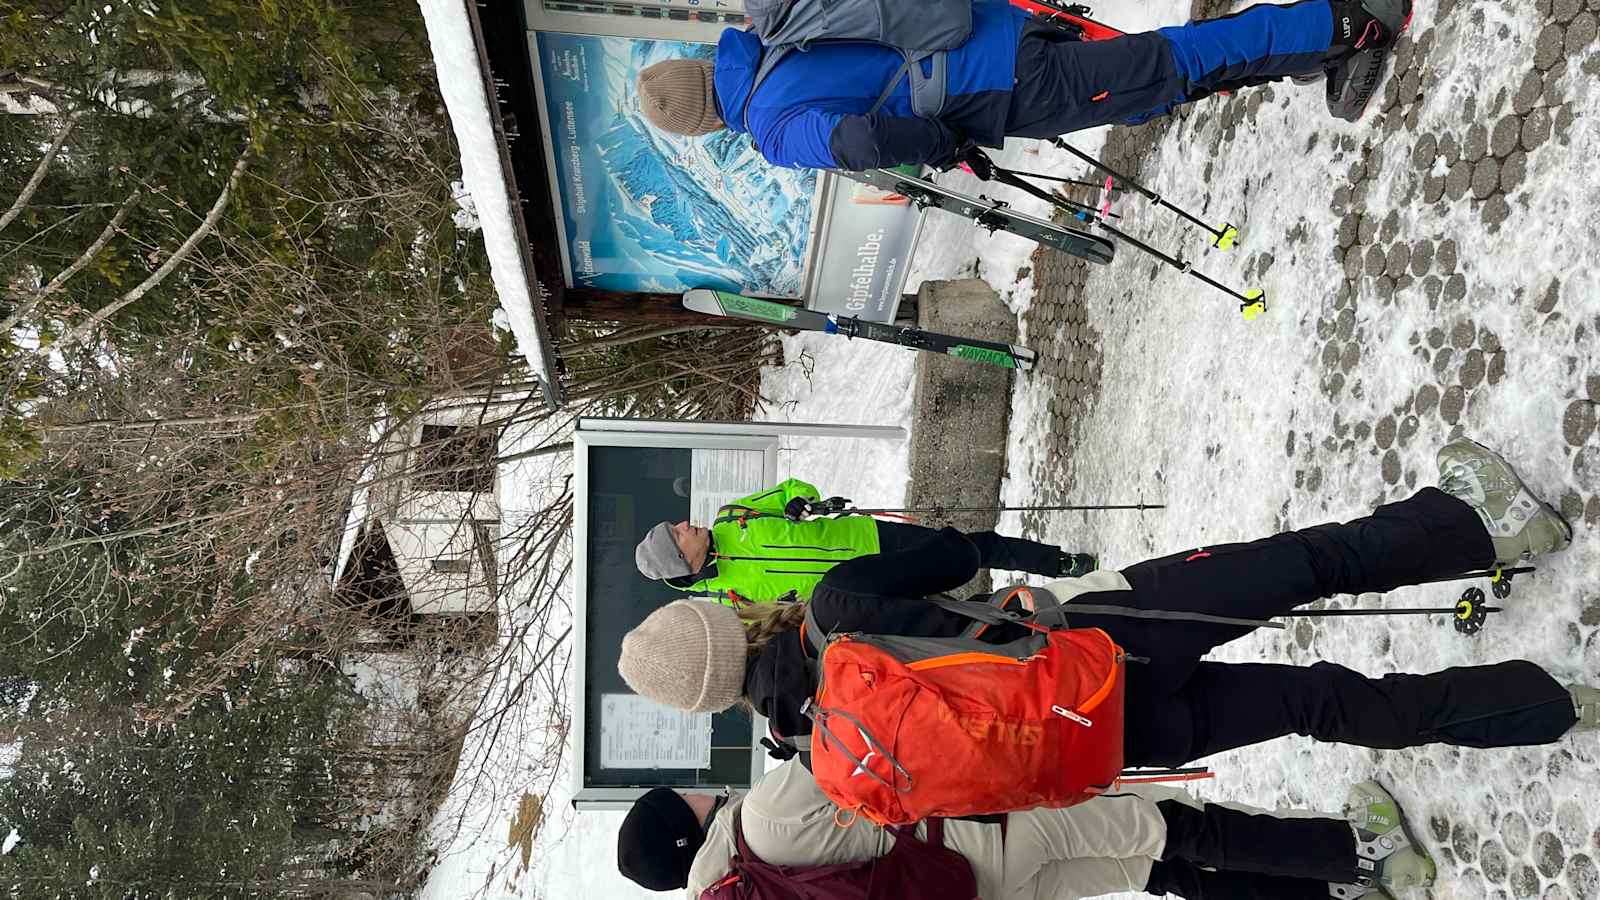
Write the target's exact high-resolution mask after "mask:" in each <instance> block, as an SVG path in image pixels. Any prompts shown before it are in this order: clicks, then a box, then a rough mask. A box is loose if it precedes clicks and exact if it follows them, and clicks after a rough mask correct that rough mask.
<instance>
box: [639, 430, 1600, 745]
mask: <svg viewBox="0 0 1600 900" xmlns="http://www.w3.org/2000/svg"><path fill="white" fill-rule="evenodd" d="M1439 460H1440V471H1441V487H1442V488H1443V490H1439V489H1434V488H1425V489H1423V490H1422V491H1419V492H1418V493H1417V494H1415V495H1414V496H1412V497H1410V498H1408V499H1406V500H1404V501H1401V502H1398V503H1391V504H1385V505H1383V506H1380V507H1379V508H1378V509H1377V510H1376V511H1375V512H1374V513H1373V514H1372V515H1370V516H1367V517H1365V518H1361V519H1356V520H1354V521H1351V522H1347V523H1344V524H1329V525H1319V526H1316V527H1313V528H1307V529H1303V530H1300V531H1291V532H1285V533H1283V534H1279V535H1275V536H1273V537H1270V538H1265V539H1263V540H1258V541H1253V542H1250V543H1243V544H1226V545H1221V546H1214V547H1198V548H1194V549H1192V550H1189V551H1185V552H1184V553H1179V554H1175V555H1172V556H1168V557H1164V558H1161V559H1156V560H1150V561H1148V562H1144V563H1140V564H1138V565H1135V566H1132V567H1130V568H1128V569H1124V570H1123V571H1121V572H1114V571H1102V572H1096V573H1094V574H1092V575H1089V576H1087V577H1083V578H1068V579H1063V580H1060V581H1056V582H1053V583H1051V584H1050V585H1048V586H1047V588H1048V590H1050V591H1051V593H1053V594H1055V595H1056V597H1057V598H1058V599H1060V600H1062V601H1063V602H1067V611H1068V619H1069V623H1070V625H1071V626H1072V627H1094V628H1100V629H1103V630H1104V631H1105V632H1107V633H1108V634H1109V635H1110V636H1111V637H1112V639H1113V640H1115V641H1116V642H1117V643H1118V644H1119V645H1121V646H1122V647H1123V648H1124V649H1125V650H1126V651H1127V652H1128V653H1129V654H1131V655H1133V656H1137V657H1144V658H1146V659H1148V663H1146V664H1134V665H1130V666H1128V668H1127V682H1126V693H1125V701H1124V703H1125V711H1124V717H1125V724H1124V728H1125V737H1124V746H1123V750H1124V758H1125V760H1126V762H1127V764H1129V765H1133V766H1177V765H1180V764H1183V763H1187V762H1190V761H1193V760H1196V759H1200V758H1202V757H1206V756H1209V755H1211V754H1213V753H1218V752H1221V751H1223V750H1229V749H1232V748H1235V747H1242V746H1246V745H1248V744H1254V743H1258V742H1261V741H1267V740H1271V739H1273V738H1276V737H1280V736H1283V735H1287V734H1301V735H1305V736H1307V737H1312V738H1315V739H1317V740H1320V741H1332V742H1338V743H1347V744H1356V745H1360V746H1366V747H1377V748H1400V747H1411V746H1417V745H1420V744H1429V743H1445V744H1454V745H1457V746H1466V747H1504V746H1520V745H1533V744H1544V743H1550V742H1553V741H1555V740H1557V739H1559V738H1560V737H1561V736H1562V735H1564V734H1565V733H1566V732H1567V731H1569V730H1571V729H1572V728H1573V726H1574V725H1575V724H1580V725H1581V726H1583V727H1589V728H1594V727H1600V691H1597V690H1595V689H1592V688H1588V687H1584V686H1581V685H1573V686H1570V687H1565V686H1563V685H1562V684H1561V683H1559V682H1557V681H1556V680H1555V679H1554V678H1552V677H1551V676H1550V675H1549V673H1547V672H1546V671H1545V670H1544V669H1542V668H1540V667H1539V666H1537V665H1535V664H1534V663H1532V662H1528V661H1525V660H1511V661H1506V662H1501V663H1496V664H1494V665H1487V666H1468V667H1458V668H1451V669H1445V670H1443V671H1440V672H1434V673H1431V674H1426V675H1410V674H1391V675H1386V676H1384V677H1382V678H1369V677H1367V676H1364V675H1361V674H1359V673H1357V672H1354V671H1352V670H1350V669H1347V668H1345V667H1343V666H1339V665H1335V664H1333V663H1326V662H1321V663H1316V664H1313V665H1310V666H1293V665H1279V664H1266V663H1222V662H1207V661H1203V660H1202V657H1203V656H1204V655H1205V654H1206V653H1207V652H1209V651H1210V650H1211V649H1212V648H1213V647H1216V646H1219V645H1221V644H1224V643H1226V642H1228V641H1231V640H1233V639H1235V638H1237V637H1240V636H1241V635H1244V634H1246V633H1248V632H1249V631H1250V628H1249V627H1245V626H1238V625H1229V624H1218V623H1212V622H1197V621H1184V620H1163V619H1139V618H1125V617H1120V616H1109V615H1087V614H1078V615H1074V614H1072V612H1071V603H1070V602H1069V601H1072V600H1074V599H1077V598H1081V599H1082V600H1083V601H1084V602H1086V603H1094V604H1099V605H1117V606H1123V607H1131V608H1135V609H1145V610H1169V611H1175V612H1188V613H1199V614H1202V615H1220V616H1229V617H1239V618H1247V619H1265V618H1268V617H1271V616H1274V615H1282V614H1284V613H1287V612H1289V611H1291V610H1293V609H1294V608H1295V607H1297V606H1300V605H1301V604H1304V603H1309V602H1311V601H1313V600H1316V599H1318V598H1321V597H1326V596H1329V595H1332V594H1341V593H1346V594H1359V593H1367V592H1383V591H1388V590H1392V589H1394V588H1396V587H1400V586H1403V585H1410V584H1417V583H1420V582H1423V581H1426V580H1429V579H1431V578H1436V577H1440V576H1449V575H1456V574H1460V573H1463V572H1467V571H1470V570H1473V569H1477V568H1483V567H1486V566H1490V565H1494V564H1508V563H1511V562H1514V561H1516V560H1518V559H1526V558H1532V557H1533V556H1536V555H1539V554H1542V553H1549V552H1554V551H1558V550H1561V549H1564V548H1565V547H1566V545H1567V543H1568V542H1569V541H1570V539H1571V529H1570V527H1568V526H1567V524H1566V522H1565V520H1563V519H1562V518H1561V517H1560V515H1559V514H1558V513H1556V512H1555V511H1554V510H1553V509H1551V508H1550V507H1549V506H1548V505H1546V504H1544V503H1542V502H1541V501H1539V500H1538V499H1537V498H1536V497H1534V496H1533V494H1532V493H1531V492H1530V491H1528V489H1527V487H1526V486H1525V485H1524V484H1523V483H1522V482H1521V480H1520V479H1519V478H1518V477H1517V476H1516V474H1515V472H1514V471H1513V470H1512V469H1511V467H1510V465H1509V464H1507V463H1506V462H1505V461H1504V460H1503V459H1501V458H1500V457H1499V455H1498V454H1495V453H1494V452H1493V451H1491V450H1488V449H1487V448H1484V447H1481V446H1480V445H1477V444H1475V443H1472V442H1471V441H1465V440H1460V441H1456V442H1452V443H1451V444H1448V445H1446V446H1445V447H1444V448H1443V449H1441V450H1440V453H1439ZM976 569H977V551H976V549H975V548H973V547H972V546H971V544H970V542H968V541H966V540H965V539H964V538H963V537H962V535H961V534H960V533H959V532H957V531H955V530H953V529H945V530H943V531H941V532H940V533H939V534H938V535H937V536H936V537H935V538H934V539H932V540H930V541H928V542H927V543H926V544H924V545H921V546H918V547H915V548H912V549H908V550H903V551H900V552H897V553H890V554H878V555H876V556H867V557H859V558H857V559H854V560H851V561H849V562H847V563H844V564H842V565H840V566H838V567H836V568H835V569H833V570H832V571H831V572H830V573H829V574H828V576H827V577H826V578H824V579H823V580H822V582H821V583H820V584H818V586H817V588H816V590H815V591H814V592H813V594H812V598H811V601H810V605H811V610H812V614H813V616H814V618H815V620H816V622H817V624H818V625H819V626H820V627H821V628H822V629H823V630H824V631H826V632H828V633H840V632H850V631H860V632H869V633H877V634H900V635H920V636H953V635H956V634H957V633H959V632H960V631H961V630H962V629H963V628H965V627H966V625H967V624H968V621H969V620H967V619H965V618H963V617H961V616H957V615H954V614H951V613H948V612H945V611H944V610H942V609H939V608H938V607H936V606H934V605H932V604H929V603H927V602H925V601H924V598H925V597H927V596H929V595H931V594H937V593H941V592H943V591H947V590H952V589H954V588H956V587H958V586H960V585H961V584H964V583H965V582H966V581H968V580H969V579H970V578H971V577H972V575H973V573H974V572H975V571H976ZM689 603H691V601H680V602H679V603H678V604H673V605H672V607H665V608H663V609H661V610H657V611H656V613H654V614H652V615H651V617H649V618H647V619H646V620H645V622H644V623H641V625H640V626H639V627H638V628H636V629H635V630H634V631H633V632H630V634H629V635H628V636H627V638H625V639H624V642H623V653H622V658H621V660H620V662H619V666H618V667H619V669H620V670H621V671H622V674H623V677H624V678H625V679H626V680H627V681H628V682H629V684H630V685H632V686H633V688H634V689H635V690H636V691H638V692H639V693H641V694H645V695H646V696H650V697H653V698H654V699H656V700H658V701H660V702H663V703H666V704H668V705H672V706H677V707H679V708H682V709H691V710H708V709H724V708H727V707H728V706H730V705H732V703H733V702H735V701H736V700H737V699H739V697H741V696H742V697H744V698H745V699H747V700H748V701H749V702H750V703H751V704H752V705H753V706H754V707H755V708H756V709H757V710H758V711H760V712H761V713H762V714H763V715H765V716H767V717H768V718H769V719H770V720H771V721H772V723H773V725H774V727H775V729H776V730H777V731H778V732H779V733H780V734H784V735H786V736H792V735H800V734H805V733H808V732H809V731H810V722H809V720H808V719H807V718H806V717H805V716H804V715H802V714H801V712H800V709H801V706H802V704H804V702H805V701H806V700H807V699H808V698H810V697H811V696H812V695H813V694H814V693H815V688H816V683H815V677H816V676H815V665H814V659H813V657H812V652H811V650H810V648H809V647H808V646H807V645H808V642H807V641H806V640H804V639H803V637H802V636H801V634H800V632H799V630H798V623H799V618H800V616H801V615H802V613H801V611H800V608H799V607H791V608H779V609H775V610H764V611H757V612H755V613H752V612H750V611H748V610H747V611H743V612H742V613H740V614H735V613H734V612H733V611H731V610H724V611H723V612H712V611H702V610H699V609H698V607H699V606H711V604H693V606H694V607H696V608H694V609H678V610H676V611H671V610H673V607H681V606H683V605H684V604H689ZM752 618H755V619H756V621H754V622H751V621H749V620H750V619H752ZM1005 631H1006V629H991V634H990V635H989V636H988V638H989V639H991V640H994V641H996V642H1001V641H1005V640H1009V639H1011V638H1013V637H1015V636H1016V634H1015V633H1014V632H1013V633H1011V634H1007V633H1005Z"/></svg>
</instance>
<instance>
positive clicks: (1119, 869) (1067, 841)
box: [688, 760, 1194, 900]
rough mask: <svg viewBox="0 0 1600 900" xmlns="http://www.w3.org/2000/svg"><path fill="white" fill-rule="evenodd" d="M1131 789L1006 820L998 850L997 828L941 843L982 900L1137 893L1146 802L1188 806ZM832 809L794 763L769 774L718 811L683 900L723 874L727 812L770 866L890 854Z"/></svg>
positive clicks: (1154, 824) (973, 828) (1152, 824)
mask: <svg viewBox="0 0 1600 900" xmlns="http://www.w3.org/2000/svg"><path fill="white" fill-rule="evenodd" d="M1140 791H1141V794H1144V795H1145V796H1140V795H1136V794H1131V793H1128V794H1116V795H1108V796H1104V797H1097V798H1095V799H1093V800H1090V801H1088V802H1087V803H1082V804H1079V805H1077V806H1074V807H1071V808H1069V809H1036V810H1028V811H1026V812H1016V813H1011V815H1010V818H1009V821H1008V823H1007V826H1006V839H1005V845H1004V847H1002V846H1001V841H1000V826H999V825H984V824H980V823H977V822H964V821H947V822H946V823H945V831H944V833H945V843H946V844H947V845H949V846H950V847H951V848H953V849H955V850H956V851H957V852H959V853H961V855H963V856H965V857H966V858H967V860H968V861H969V862H970V863H972V869H973V872H974V873H975V874H976V875H977V878H978V891H979V896H980V897H981V898H982V900H1076V898H1079V897H1096V896H1100V895H1102V894H1111V893H1117V892H1120V891H1142V890H1143V889H1144V885H1145V882H1146V881H1148V880H1149V877H1150V865H1151V863H1152V862H1154V861H1155V860H1157V859H1159V858H1160V856H1161V851H1162V848H1163V847H1164V846H1165V845H1166V841H1167V827H1166V821H1165V820H1164V819H1163V818H1162V817H1161V812H1160V810H1158V809H1157V808H1156V800H1155V799H1152V798H1156V799H1167V798H1168V797H1171V798H1173V799H1181V800H1184V801H1185V802H1190V803H1192V802H1194V801H1193V800H1192V799H1191V798H1190V797H1189V795H1188V794H1185V793H1183V792H1181V791H1172V790H1170V789H1166V788H1160V789H1157V790H1154V791H1152V790H1149V789H1148V786H1141V788H1140ZM836 810H837V807H835V806H834V805H833V803H832V802H831V801H829V800H828V798H827V797H826V796H825V795H824V794H823V793H822V790H821V789H820V788H819V787H817V782H816V780H815V779H813V778H812V777H811V773H810V772H808V771H806V769H805V767H804V766H801V765H800V764H799V761H798V760H789V761H788V762H786V763H784V764H783V765H781V766H778V767H777V768H776V769H773V770H772V771H770V772H768V773H767V774H766V775H765V776H763V777H762V778H761V779H760V780H758V781H757V782H756V783H755V785H754V786H752V787H751V789H750V792H749V793H748V794H746V795H745V796H744V797H742V798H738V799H735V800H734V801H732V802H731V803H729V804H728V805H727V806H725V807H723V809H722V810H721V812H719V813H718V815H717V817H716V819H715V820H714V821H713V822H712V824H711V828H710V829H709V831H708V833H707V835H706V842H705V845H704V846H702V847H701V848H700V852H699V853H698V854H696V855H695V858H694V866H693V868H691V869H690V871H689V890H688V896H689V897H690V898H691V900H695V898H698V897H699V896H700V892H701V891H703V890H705V888H706V887H707V886H709V885H711V884H713V883H715V882H716V881H718V880H719V879H721V878H722V877H723V876H724V875H726V874H727V873H728V870H729V862H730V860H731V859H732V857H733V855H734V852H735V851H734V847H735V845H734V838H733V817H734V813H736V812H741V811H742V816H741V819H742V822H743V825H744V836H745V841H746V842H747V843H748V844H749V845H750V850H751V852H753V853H755V854H756V855H757V856H759V857H761V859H762V860H763V861H765V862H769V863H773V864H775V865H792V866H820V865H830V864H833V863H842V862H855V861H857V860H863V859H870V858H872V857H875V856H880V855H882V854H884V853H887V852H888V851H889V848H890V847H893V846H894V837H893V835H892V834H890V833H888V832H887V831H885V830H884V829H881V828H879V827H878V826H876V825H873V824H871V823H870V822H866V821H864V820H858V821H856V822H854V823H853V824H851V825H849V826H848V827H844V828H841V827H839V826H837V825H835V824H834V818H833V817H834V812H835V811H836ZM922 831H923V828H922V827H921V826H919V827H918V833H919V835H920V834H921V833H922Z"/></svg>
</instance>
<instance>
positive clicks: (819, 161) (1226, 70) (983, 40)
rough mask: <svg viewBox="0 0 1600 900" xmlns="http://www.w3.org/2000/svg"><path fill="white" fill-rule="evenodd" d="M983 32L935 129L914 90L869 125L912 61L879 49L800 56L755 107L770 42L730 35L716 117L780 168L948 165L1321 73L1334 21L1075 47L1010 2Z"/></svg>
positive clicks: (966, 47)
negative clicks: (1017, 140) (915, 108)
mask: <svg viewBox="0 0 1600 900" xmlns="http://www.w3.org/2000/svg"><path fill="white" fill-rule="evenodd" d="M972 29H973V30H972V37H971V38H969V39H968V40H967V42H966V43H965V44H963V45H961V46H960V47H957V48H955V49H954V50H951V51H950V52H949V54H948V58H947V66H948V68H947V76H946V77H947V85H946V93H947V97H946V100H945V107H944V110H943V112H941V113H940V114H939V116H938V117H937V118H922V117H918V116H916V115H914V114H913V113H912V111H911V88H910V83H909V80H908V79H905V78H902V79H901V80H900V83H899V84H898V85H896V87H895V89H894V91H893V93H892V94H891V95H890V96H889V99H888V101H887V102H886V103H884V105H883V106H882V107H881V108H880V109H879V110H878V111H877V112H876V113H873V114H872V115H867V110H869V109H871V108H872V105H873V104H874V103H876V102H877V100H878V97H879V96H880V95H881V94H882V93H883V89H884V87H885V86H886V85H887V84H888V83H889V79H890V78H891V77H893V76H894V75H895V74H896V73H897V72H898V70H899V68H900V66H901V64H902V63H903V61H904V60H903V58H902V57H901V55H900V53H899V52H898V51H896V50H892V49H890V48H887V47H883V46H881V45H877V44H873V43H869V42H838V43H818V44H816V45H814V46H813V47H812V48H811V49H809V50H806V51H804V52H795V53H791V54H790V55H789V56H788V57H787V58H785V59H784V60H783V61H782V62H781V63H779V64H778V65H777V67H776V68H774V69H773V71H772V73H771V74H769V75H768V76H767V78H766V80H765V81H763V82H762V83H761V87H760V89H759V90H757V91H756V92H755V95H754V96H751V91H750V88H751V85H752V83H753V81H754V79H755V74H756V69H757V66H758V64H759V62H760V60H761V52H762V47H761V42H760V41H759V40H758V39H757V38H756V36H755V35H754V34H751V33H749V32H746V31H741V30H738V29H728V30H726V31H724V32H723V33H722V38H721V40H720V41H719V42H718V44H717V59H716V68H715V71H714V72H713V75H712V77H713V81H714V87H715V94H716V100H717V106H718V112H719V113H720V115H721V117H722V121H723V123H724V124H726V125H727V126H728V127H729V128H731V129H732V130H734V131H736V132H741V133H744V132H748V133H749V135H750V137H751V139H752V140H753V141H754V142H755V145H756V147H757V148H758V149H759V150H760V151H761V154H762V155H763V156H765V157H766V158H767V161H768V162H771V163H773V164H774V165H779V166H789V167H794V168H815V169H848V170H853V171H859V170H862V169H872V168H880V167H884V166H892V165H898V164H901V163H931V164H933V165H946V164H949V163H951V162H953V161H955V159H956V156H957V154H958V152H959V151H960V150H962V149H963V148H964V147H967V146H970V145H973V144H977V145H982V146H985V147H999V146H1000V145H1001V144H1002V143H1003V142H1004V140H1005V137H1006V136H1007V135H1015V136H1018V137H1050V136H1054V135H1058V134H1066V133H1068V132H1071V131H1077V130H1079V129H1083V128H1092V127H1094V126H1097V125H1106V124H1112V123H1121V122H1139V121H1143V120H1145V119H1148V118H1150V117H1152V116H1155V115H1160V114H1163V113H1165V112H1168V111H1169V110H1171V109H1172V107H1174V106H1176V105H1177V104H1179V103H1183V102H1185V101H1187V100H1188V99H1190V98H1197V97H1200V96H1204V95H1205V94H1208V93H1211V92H1213V91H1216V90H1220V89H1225V88H1232V87H1240V86H1244V85H1248V84H1251V83H1258V82H1260V81H1266V80H1271V79H1274V78H1278V77H1282V76H1284V75H1291V74H1299V73H1302V72H1313V71H1319V70H1320V68H1321V65H1322V61H1323V56H1324V54H1325V52H1326V51H1327V49H1328V47H1329V44H1330V43H1331V41H1332V37H1333V17H1332V11H1331V9H1330V6H1329V2H1328V0H1302V2H1299V3H1293V4H1289V5H1285V6H1275V5H1269V4H1260V5H1256V6H1251V7H1249V8H1247V9H1245V10H1242V11H1240V12H1238V13H1235V14H1233V15H1231V16H1225V17H1222V18H1219V19H1211V20H1207V21H1203V22H1193V23H1190V24H1188V25H1183V26H1179V27H1175V28H1162V29H1160V30H1158V31H1151V32H1145V33H1142V34H1130V35H1125V36H1123V37H1119V38H1114V39H1112V40H1105V41H1091V42H1077V41H1072V40H1068V39H1066V36H1065V35H1063V34H1062V33H1061V32H1059V31H1056V30H1055V29H1053V28H1051V27H1050V26H1048V25H1045V24H1042V23H1039V22H1037V21H1033V20H1031V19H1030V17H1029V16H1028V15H1027V14H1026V13H1024V12H1023V11H1022V10H1020V9H1018V8H1016V7H1014V6H1011V5H1010V4H1009V3H1007V2H1005V0H974V2H973V4H972Z"/></svg>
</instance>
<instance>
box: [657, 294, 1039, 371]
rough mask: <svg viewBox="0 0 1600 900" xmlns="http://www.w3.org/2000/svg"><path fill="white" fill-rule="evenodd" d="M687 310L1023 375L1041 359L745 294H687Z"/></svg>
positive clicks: (1012, 348) (995, 344)
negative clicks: (921, 352)
mask: <svg viewBox="0 0 1600 900" xmlns="http://www.w3.org/2000/svg"><path fill="white" fill-rule="evenodd" d="M683 305H684V307H685V308H686V309H692V310H694V311H695V312H698V313H705V314H706V315H708V316H732V317H733V318H736V319H749V320H751V321H753V322H763V323H766V324H768V325H777V326H780V327H783V328H797V329H800V330H802V331H821V332H824V333H826V334H842V335H844V336H845V337H847V338H857V337H859V338H866V339H867V340H869V341H883V342H884V343H888V344H899V345H900V346H902V347H910V348H912V349H913V350H924V351H927V352H929V353H942V354H944V355H946V356H954V357H956V358H957V359H966V360H971V361H972V362H980V363H986V364H988V365H991V366H999V367H1001V368H1004V369H1016V370H1017V371H1019V372H1026V371H1028V370H1029V369H1032V368H1033V364H1034V360H1035V359H1036V355H1035V354H1034V352H1033V351H1032V350H1029V349H1028V348H1027V347H1020V346H1018V345H1016V344H1003V343H1000V342H999V341H985V340H979V339H977V338H965V337H956V336H954V335H949V334H939V333H938V332H936V331H923V330H922V329H921V328H915V327H912V326H909V325H888V324H884V323H883V322H867V321H863V320H861V319H858V318H856V317H855V316H841V315H838V314H836V313H823V312H817V311H816V310H814V309H800V308H798V307H794V306H788V305H786V304H783V303H774V302H773V301H771V300H758V299H756V298H754V297H746V296H744V295H742V294H734V293H730V292H728V291H714V290H710V289H708V288H697V289H695V290H692V291H686V292H684V295H683Z"/></svg>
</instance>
